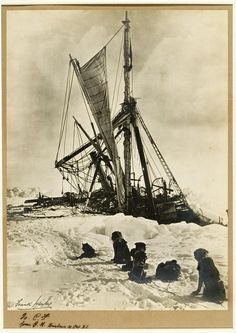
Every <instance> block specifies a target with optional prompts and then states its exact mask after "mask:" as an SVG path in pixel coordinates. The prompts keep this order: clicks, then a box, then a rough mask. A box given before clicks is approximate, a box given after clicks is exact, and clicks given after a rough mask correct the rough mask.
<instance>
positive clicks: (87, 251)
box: [78, 243, 97, 259]
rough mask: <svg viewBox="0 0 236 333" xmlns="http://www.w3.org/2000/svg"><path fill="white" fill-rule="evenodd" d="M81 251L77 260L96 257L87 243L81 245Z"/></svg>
mask: <svg viewBox="0 0 236 333" xmlns="http://www.w3.org/2000/svg"><path fill="white" fill-rule="evenodd" d="M82 250H83V251H84V252H83V253H82V254H81V255H80V256H79V257H78V259H83V258H93V257H96V255H97V254H96V252H95V250H94V249H93V248H92V246H91V245H89V244H88V243H83V244H82Z"/></svg>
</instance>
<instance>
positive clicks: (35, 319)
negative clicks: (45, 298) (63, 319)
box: [19, 313, 88, 329]
mask: <svg viewBox="0 0 236 333" xmlns="http://www.w3.org/2000/svg"><path fill="white" fill-rule="evenodd" d="M19 327H28V328H34V327H44V328H47V327H51V328H77V329H78V328H88V325H84V324H83V325H82V324H78V323H77V324H67V325H64V324H61V323H53V322H52V321H51V318H50V313H36V314H28V313H23V315H22V316H21V317H20V322H19Z"/></svg>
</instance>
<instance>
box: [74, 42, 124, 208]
mask: <svg viewBox="0 0 236 333" xmlns="http://www.w3.org/2000/svg"><path fill="white" fill-rule="evenodd" d="M79 73H80V83H81V86H82V89H83V92H84V94H85V97H86V99H87V102H88V104H89V106H90V109H91V112H92V114H93V117H94V119H95V121H96V124H97V126H98V129H99V132H100V134H101V136H102V138H103V140H104V143H105V146H106V148H107V151H108V154H109V156H110V158H111V160H112V162H113V166H114V172H115V178H116V187H117V196H118V202H119V204H120V205H123V203H124V200H125V197H124V186H123V177H122V175H123V171H122V168H121V164H120V160H119V156H118V151H117V146H116V142H115V138H114V133H113V127H112V122H111V112H110V107H109V95H108V84H107V70H106V47H104V48H103V49H102V50H101V51H100V52H98V53H97V54H96V55H95V56H94V57H93V58H92V59H90V60H89V61H88V62H87V63H86V64H85V65H83V66H82V67H80V68H79Z"/></svg>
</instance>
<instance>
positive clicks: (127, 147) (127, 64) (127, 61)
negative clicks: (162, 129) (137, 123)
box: [122, 11, 132, 213]
mask: <svg viewBox="0 0 236 333" xmlns="http://www.w3.org/2000/svg"><path fill="white" fill-rule="evenodd" d="M122 23H123V24H124V26H125V29H124V46H123V48H124V103H123V107H122V108H123V109H124V110H126V111H129V115H128V117H127V119H126V121H125V123H124V125H123V130H124V161H125V162H124V163H125V165H124V183H125V212H126V213H130V199H131V181H130V176H131V131H130V118H131V110H130V71H131V69H132V59H131V57H132V55H131V46H130V33H129V31H130V25H129V23H130V21H129V19H128V13H127V11H126V12H125V20H124V21H122Z"/></svg>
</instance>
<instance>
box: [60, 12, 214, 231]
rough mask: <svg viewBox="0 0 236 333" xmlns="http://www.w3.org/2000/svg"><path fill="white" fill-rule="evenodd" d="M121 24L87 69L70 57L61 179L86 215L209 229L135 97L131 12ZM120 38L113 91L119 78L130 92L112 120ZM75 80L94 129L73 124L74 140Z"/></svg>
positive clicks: (79, 121) (77, 120)
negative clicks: (112, 54) (111, 51)
mask: <svg viewBox="0 0 236 333" xmlns="http://www.w3.org/2000/svg"><path fill="white" fill-rule="evenodd" d="M121 22H122V25H121V27H119V29H118V31H116V32H115V33H114V35H113V36H112V37H111V38H110V40H109V41H108V42H107V43H105V44H104V46H103V47H102V48H101V49H100V50H99V51H98V52H97V53H96V54H95V55H94V56H92V57H91V58H90V59H89V60H88V61H87V62H86V63H85V64H83V65H81V63H80V61H79V59H78V58H76V57H72V56H71V55H69V68H68V76H67V81H66V91H65V100H64V104H63V114H62V121H61V129H60V135H59V144H58V149H57V154H56V160H55V168H57V169H58V170H59V172H60V173H61V175H62V181H64V180H65V181H67V182H68V183H69V184H70V187H71V189H72V190H73V191H75V193H76V195H77V198H78V201H79V202H81V203H83V205H84V209H85V211H86V208H88V210H89V211H93V212H96V213H101V214H116V213H119V212H121V213H124V214H125V215H133V216H134V217H144V218H147V219H152V220H157V221H158V223H162V224H169V223H176V222H179V221H186V222H195V223H198V224H200V225H204V224H207V223H208V222H209V220H208V219H207V218H206V217H203V216H200V215H199V214H198V213H196V212H195V211H194V210H193V209H192V208H191V207H190V205H189V203H188V201H187V198H186V196H185V195H184V193H183V191H182V189H181V188H180V186H179V184H178V182H177V180H176V178H175V177H174V175H173V173H172V171H171V169H170V167H169V166H168V164H167V162H166V159H165V158H164V156H163V154H162V153H161V151H160V149H159V147H158V146H157V144H156V142H155V140H154V139H153V136H152V134H151V133H150V131H149V129H148V127H147V125H146V124H145V121H144V117H143V115H142V113H141V111H140V108H139V105H138V98H136V97H135V96H134V95H133V89H132V81H133V76H132V71H133V62H134V60H133V50H132V42H131V33H130V29H131V25H130V19H129V17H128V13H127V12H125V18H124V20H123V21H121ZM120 34H122V38H121V49H120V52H117V54H118V55H119V57H118V61H117V63H118V65H117V71H115V70H114V77H115V79H114V82H115V84H114V91H116V89H118V88H117V87H118V86H119V89H120V85H121V84H118V81H119V77H120V78H123V79H122V80H121V81H122V82H123V85H122V88H121V89H122V90H123V91H122V100H120V101H119V103H118V104H116V105H115V107H116V108H117V109H116V110H115V112H113V109H112V108H114V107H113V104H115V103H113V101H114V96H118V95H119V94H118V93H117V95H116V93H115V92H113V97H112V103H110V99H111V97H110V95H109V79H108V70H107V62H108V59H107V49H108V48H109V46H110V43H111V42H112V41H113V39H114V38H116V37H117V36H118V35H120ZM118 69H120V71H121V74H120V75H118ZM74 77H75V78H76V79H75V80H76V81H78V82H77V92H78V93H79V94H81V96H82V100H83V103H84V106H83V109H84V110H85V114H86V116H87V117H88V119H89V120H88V121H87V122H86V124H87V125H88V124H89V126H88V127H85V125H84V119H85V114H82V112H78V113H77V114H76V116H75V115H73V116H71V117H70V119H71V120H72V122H73V131H72V132H73V134H72V133H68V132H69V131H68V118H69V117H68V114H69V109H70V102H71V95H72V93H71V92H72V86H73V83H74V81H75V80H74ZM78 83H79V89H78ZM111 104H112V106H111ZM78 109H80V108H78ZM71 128H72V127H71ZM68 135H71V137H73V139H72V140H73V145H72V148H71V150H70V151H68V152H66V149H65V146H66V145H65V142H66V140H67V137H68ZM60 155H61V157H60ZM155 170H158V171H160V170H161V171H160V172H156V171H155Z"/></svg>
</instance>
